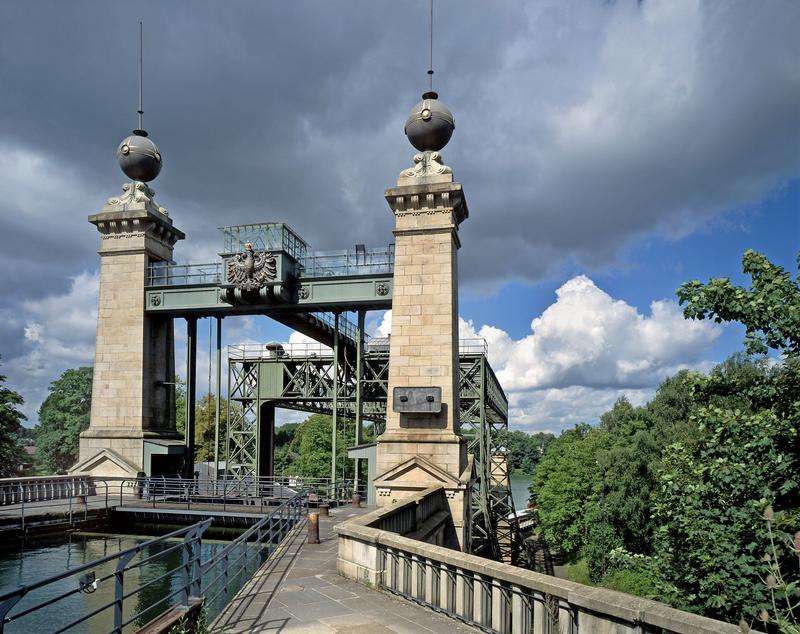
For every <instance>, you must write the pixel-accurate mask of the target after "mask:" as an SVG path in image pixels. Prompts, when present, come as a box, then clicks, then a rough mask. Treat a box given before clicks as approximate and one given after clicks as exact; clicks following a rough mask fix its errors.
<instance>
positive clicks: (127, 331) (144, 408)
mask: <svg viewBox="0 0 800 634" xmlns="http://www.w3.org/2000/svg"><path fill="white" fill-rule="evenodd" d="M146 137H147V133H146V132H144V131H143V130H137V131H135V132H134V134H133V135H132V136H130V137H127V138H126V139H124V140H123V141H122V143H121V144H120V148H119V150H118V157H119V161H120V166H121V167H122V169H123V171H124V172H125V173H126V174H127V175H128V176H130V177H131V178H134V179H135V180H134V181H133V182H130V183H126V184H125V185H123V188H122V189H123V193H122V194H121V195H120V196H116V197H113V198H110V199H109V200H108V202H107V203H106V204H105V205H104V206H103V209H102V210H101V212H100V213H99V214H95V215H92V216H89V222H90V223H91V224H93V225H94V226H95V227H97V230H98V231H99V232H100V251H99V254H100V297H99V308H98V312H97V340H96V349H95V356H94V378H93V382H92V410H91V421H90V424H89V429H87V430H86V431H85V432H83V433H82V434H81V439H80V456H79V458H78V463H77V464H76V465H75V466H74V467H73V468H72V469H71V472H73V473H91V474H94V475H99V476H135V475H136V474H137V473H138V472H141V471H144V472H146V473H147V474H148V475H154V471H155V472H156V473H157V472H159V471H160V472H163V473H177V472H178V469H179V466H178V465H179V463H180V460H181V459H182V457H183V442H182V441H181V440H180V438H181V437H180V435H179V434H177V432H176V431H175V392H174V389H172V383H173V382H174V380H175V357H174V342H173V330H172V319H171V318H164V317H150V316H147V315H146V314H145V310H144V309H145V306H144V300H145V292H144V289H145V285H146V283H147V271H148V265H149V264H151V263H153V262H171V261H172V250H173V247H174V245H175V243H176V242H177V241H178V240H181V239H183V238H184V234H183V232H181V231H179V230H178V229H176V228H175V227H174V226H173V224H172V220H171V219H170V218H169V216H168V215H167V212H166V210H165V209H164V208H163V207H159V206H158V205H157V204H155V203H154V202H153V196H154V192H153V190H152V189H150V187H148V185H147V183H146V182H145V181H149V180H152V179H153V178H155V176H156V175H157V174H158V172H159V170H160V169H161V155H160V154H159V152H158V149H157V148H156V147H155V145H154V144H153V143H152V141H150V140H149V139H147V138H146ZM156 456H157V457H156ZM154 466H155V469H154V468H153V467H154Z"/></svg>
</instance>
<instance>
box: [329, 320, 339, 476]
mask: <svg viewBox="0 0 800 634" xmlns="http://www.w3.org/2000/svg"><path fill="white" fill-rule="evenodd" d="M338 412H339V313H334V315H333V412H332V413H333V416H332V417H331V422H332V424H331V427H332V429H331V484H333V486H334V491H335V489H336V426H337V423H338V420H337V418H338V416H337V415H338Z"/></svg>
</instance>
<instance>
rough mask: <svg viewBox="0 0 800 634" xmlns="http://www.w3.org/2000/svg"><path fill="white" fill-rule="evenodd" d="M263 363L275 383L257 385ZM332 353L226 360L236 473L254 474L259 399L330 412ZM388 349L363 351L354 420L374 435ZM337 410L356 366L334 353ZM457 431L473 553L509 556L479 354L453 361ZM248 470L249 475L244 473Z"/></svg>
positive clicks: (512, 529) (508, 502)
mask: <svg viewBox="0 0 800 634" xmlns="http://www.w3.org/2000/svg"><path fill="white" fill-rule="evenodd" d="M263 364H273V365H279V366H280V368H281V369H280V375H281V377H282V378H281V387H280V390H279V391H278V390H276V389H275V388H276V386H275V385H270V386H265V385H263V384H260V382H259V376H260V372H259V370H258V368H259V366H261V365H263ZM333 366H334V364H333V356H332V355H324V356H323V355H305V356H302V355H292V356H284V357H267V358H255V359H251V360H245V361H242V360H241V359H229V368H230V370H229V394H230V395H231V396H230V400H229V403H230V402H232V403H235V404H236V406H235V407H231V409H230V411H229V414H228V416H229V418H228V420H229V434H230V436H229V441H228V459H229V461H230V462H229V464H231V465H234V464H238V465H240V469H241V471H242V477H245V476H246V475H249V474H254V473H257V472H258V471H257V469H258V455H257V447H258V422H259V405H260V404H261V403H263V402H271V403H273V404H274V405H276V406H278V407H282V408H286V409H293V410H298V411H306V412H314V413H322V414H331V413H332V411H333V384H334V381H333ZM388 379H389V354H388V352H385V351H381V352H375V351H367V352H366V353H365V354H364V371H363V375H362V379H361V384H362V403H363V407H362V411H363V413H362V418H363V419H364V420H368V421H372V422H373V424H375V426H376V433H380V432H381V431H382V428H383V426H384V425H385V422H386V400H387V388H388ZM338 383H339V394H338V399H337V400H338V412H339V413H340V414H344V415H345V416H348V417H350V418H354V413H355V394H356V388H357V385H356V371H355V367H354V365H353V363H352V359H350V358H349V356H347V355H342V356H340V363H339V381H338ZM459 401H460V423H461V433H462V435H463V436H464V437H465V438H466V440H467V450H468V452H469V453H471V454H472V455H473V456H474V461H475V471H476V474H477V481H476V484H475V488H474V490H473V494H472V508H471V513H470V518H471V520H472V536H473V551H474V552H479V553H481V554H484V555H487V556H490V557H493V558H495V559H498V560H503V561H515V560H516V557H517V555H518V553H519V552H520V549H521V538H520V535H519V531H518V529H517V527H516V523H513V522H509V521H508V520H507V519H506V518H507V517H508V515H509V514H510V513H511V512H512V511H513V510H514V504H513V499H512V497H511V490H510V488H509V482H508V473H507V462H506V455H505V439H506V435H507V433H508V400H507V398H506V395H505V393H504V392H503V390H502V388H501V387H500V383H499V382H498V380H497V377H496V376H495V374H494V372H493V371H492V368H491V366H490V365H489V362H488V359H486V356H485V355H484V354H476V353H471V354H462V355H461V356H460V360H459ZM246 471H249V473H245V472H246Z"/></svg>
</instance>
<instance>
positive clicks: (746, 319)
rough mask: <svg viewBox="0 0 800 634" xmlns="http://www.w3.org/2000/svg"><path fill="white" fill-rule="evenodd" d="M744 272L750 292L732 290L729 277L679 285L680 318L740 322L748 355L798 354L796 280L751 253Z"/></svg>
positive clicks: (738, 288) (799, 312) (799, 294)
mask: <svg viewBox="0 0 800 634" xmlns="http://www.w3.org/2000/svg"><path fill="white" fill-rule="evenodd" d="M798 262H800V257H799V258H798ZM742 268H743V270H744V272H745V273H746V274H748V275H750V277H751V278H752V284H751V287H750V289H749V290H748V289H745V288H743V287H741V286H734V285H733V284H731V282H730V280H729V279H728V278H715V279H712V280H711V281H710V282H709V283H708V284H703V283H701V282H700V281H698V280H693V281H691V282H686V283H685V284H683V285H682V286H681V287H680V288H679V289H678V298H679V299H680V302H681V304H686V308H685V309H684V311H683V314H684V315H685V316H686V317H687V318H691V319H706V318H708V319H713V320H714V321H716V322H718V323H719V322H723V321H738V322H740V323H742V324H744V326H745V328H746V333H747V335H746V336H747V339H746V341H745V346H746V348H747V350H748V352H750V353H753V354H765V353H766V352H767V351H768V350H769V349H773V350H778V351H782V352H784V353H786V354H787V355H790V356H795V357H796V356H798V355H800V284H798V281H800V276H798V278H797V279H796V280H795V279H792V277H791V275H790V274H789V273H788V272H787V271H784V270H783V268H782V267H780V266H777V265H775V264H772V262H770V261H769V260H768V259H767V257H766V256H764V255H762V254H760V253H756V252H755V251H751V250H748V251H746V252H745V254H744V257H743V258H742Z"/></svg>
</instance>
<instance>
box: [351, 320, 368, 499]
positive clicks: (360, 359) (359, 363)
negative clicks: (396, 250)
mask: <svg viewBox="0 0 800 634" xmlns="http://www.w3.org/2000/svg"><path fill="white" fill-rule="evenodd" d="M365 315H366V311H364V310H359V311H358V324H357V326H356V328H357V329H356V446H358V445H360V444H361V443H362V442H364V437H363V433H364V430H363V428H362V424H363V422H362V416H363V414H364V405H363V402H362V399H363V398H364V384H363V380H364V317H365ZM359 462H360V461H359V459H358V458H355V464H354V467H355V477H354V478H353V487H354V491H355V492H358V467H359Z"/></svg>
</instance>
